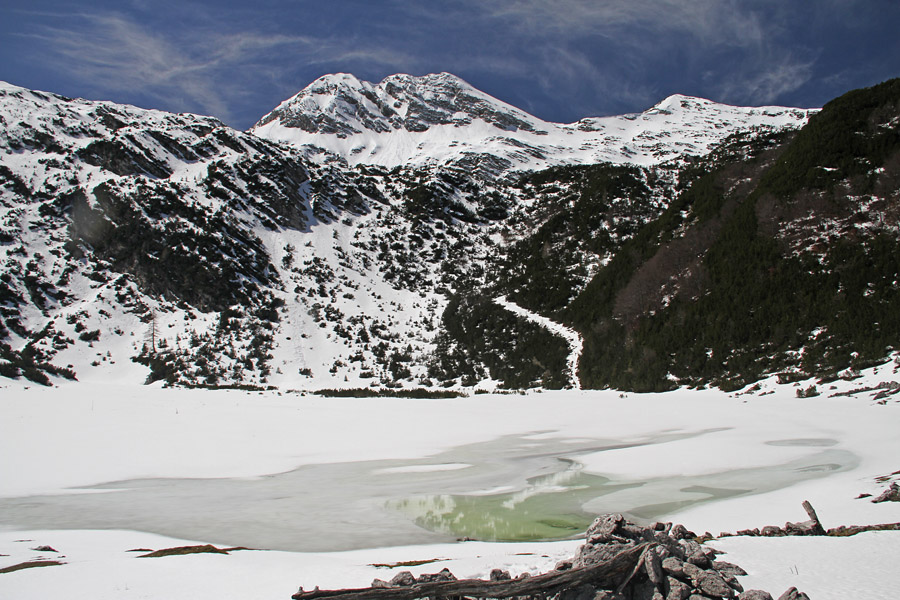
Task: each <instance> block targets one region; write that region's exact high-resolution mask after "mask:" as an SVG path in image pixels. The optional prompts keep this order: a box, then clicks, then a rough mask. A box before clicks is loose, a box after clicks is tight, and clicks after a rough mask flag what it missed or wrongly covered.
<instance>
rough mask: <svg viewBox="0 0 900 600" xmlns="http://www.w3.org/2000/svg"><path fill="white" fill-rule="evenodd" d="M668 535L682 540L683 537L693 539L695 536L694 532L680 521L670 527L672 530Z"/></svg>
mask: <svg viewBox="0 0 900 600" xmlns="http://www.w3.org/2000/svg"><path fill="white" fill-rule="evenodd" d="M669 535H671V536H672V537H673V538H675V539H676V540H684V539H688V538H691V539H693V538H695V537H697V534H696V533H694V532H693V531H689V530H688V529H687V528H686V527H685V526H684V525H682V524H681V523H679V524H678V525H675V526H674V527H672V531H671V533H670V534H669Z"/></svg>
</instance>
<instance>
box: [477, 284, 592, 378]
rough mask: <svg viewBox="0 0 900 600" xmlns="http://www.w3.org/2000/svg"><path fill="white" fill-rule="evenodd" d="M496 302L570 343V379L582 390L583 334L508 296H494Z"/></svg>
mask: <svg viewBox="0 0 900 600" xmlns="http://www.w3.org/2000/svg"><path fill="white" fill-rule="evenodd" d="M494 303H495V304H498V305H499V306H502V307H503V308H505V309H506V310H508V311H510V312H511V313H514V314H517V315H519V316H520V317H524V318H526V319H528V320H529V321H531V322H533V323H537V324H538V325H540V326H542V327H545V328H547V329H549V330H550V331H552V332H553V333H555V334H556V335H558V336H560V337H562V338H564V339H565V340H566V342H567V343H568V344H569V359H568V361H567V362H568V366H569V379H571V380H572V387H573V388H574V389H576V390H580V389H581V380H580V379H578V361H579V360H581V350H582V347H583V345H584V342H583V340H582V339H581V334H579V333H578V332H577V331H575V330H574V329H570V328H568V327H566V326H565V325H563V324H562V323H557V322H556V321H553V320H552V319H548V318H547V317H542V316H541V315H539V314H537V313H533V312H531V311H530V310H528V309H526V308H522V307H521V306H519V305H518V304H514V303H513V302H510V301H509V300H507V299H506V296H500V297H498V298H494Z"/></svg>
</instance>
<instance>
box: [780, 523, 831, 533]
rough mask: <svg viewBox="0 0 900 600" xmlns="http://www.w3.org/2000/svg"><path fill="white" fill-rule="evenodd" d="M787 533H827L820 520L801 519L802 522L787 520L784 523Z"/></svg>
mask: <svg viewBox="0 0 900 600" xmlns="http://www.w3.org/2000/svg"><path fill="white" fill-rule="evenodd" d="M784 532H785V534H786V535H825V530H824V529H822V526H821V525H820V524H819V522H818V521H813V520H812V519H810V520H809V521H801V522H800V523H791V522H787V523H785V524H784Z"/></svg>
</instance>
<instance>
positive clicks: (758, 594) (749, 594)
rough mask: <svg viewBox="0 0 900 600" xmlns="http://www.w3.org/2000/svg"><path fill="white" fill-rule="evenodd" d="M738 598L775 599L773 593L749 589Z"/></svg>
mask: <svg viewBox="0 0 900 600" xmlns="http://www.w3.org/2000/svg"><path fill="white" fill-rule="evenodd" d="M738 600H773V599H772V594H770V593H769V592H764V591H762V590H747V591H746V592H742V593H741V595H740V596H738Z"/></svg>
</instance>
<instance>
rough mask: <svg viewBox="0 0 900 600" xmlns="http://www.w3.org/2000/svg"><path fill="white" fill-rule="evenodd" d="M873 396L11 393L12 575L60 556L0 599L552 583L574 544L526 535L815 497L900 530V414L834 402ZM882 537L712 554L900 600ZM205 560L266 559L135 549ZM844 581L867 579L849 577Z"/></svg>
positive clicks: (762, 517)
mask: <svg viewBox="0 0 900 600" xmlns="http://www.w3.org/2000/svg"><path fill="white" fill-rule="evenodd" d="M896 368H897V367H894V366H891V367H890V368H885V369H882V370H881V372H880V373H875V372H874V371H872V372H869V373H867V374H866V378H867V379H866V381H865V385H869V386H872V385H875V384H877V382H878V381H880V380H883V379H897V378H900V374H898V373H897V372H895V370H896ZM802 385H805V386H808V385H809V383H804V384H802ZM862 385H864V384H863V382H861V381H858V380H857V381H852V382H842V381H838V382H835V384H834V386H835V388H834V389H832V388H831V387H830V386H829V388H827V389H824V388H823V390H822V391H823V394H822V395H821V396H819V397H816V398H797V397H796V394H795V391H796V390H795V388H794V386H790V385H784V386H781V385H777V384H776V383H774V382H771V381H769V382H764V383H763V385H762V386H761V387H760V389H759V390H758V391H757V393H755V394H745V395H737V394H733V395H732V394H726V393H723V392H720V391H716V390H706V391H697V390H679V391H676V392H671V393H667V394H648V395H626V394H619V393H618V392H606V391H581V392H579V391H567V392H548V393H543V394H526V395H524V396H522V395H478V396H472V397H470V398H458V399H448V400H410V399H392V398H379V399H360V398H342V399H338V398H321V397H316V396H313V395H308V396H302V395H297V394H288V393H279V392H277V391H275V392H266V393H245V392H238V391H199V390H178V389H176V390H167V389H159V388H154V387H146V386H127V385H113V384H110V385H101V384H71V385H68V384H67V385H64V386H61V387H60V388H54V389H47V388H37V387H33V386H25V385H22V384H16V383H0V555H6V556H0V568H2V567H6V566H9V565H14V564H17V563H21V562H24V561H30V560H35V559H39V558H44V559H48V558H57V557H61V556H65V558H63V559H62V562H64V563H65V564H63V565H61V566H57V567H53V568H51V569H27V570H24V571H18V572H16V573H11V574H5V575H2V576H0V596H2V597H4V598H6V597H9V598H17V599H23V600H32V599H33V600H38V599H39V598H47V597H55V596H58V595H62V594H65V595H66V596H67V597H73V598H74V599H75V600H79V599H80V598H84V599H85V600H87V599H88V598H90V600H113V599H118V598H121V597H123V596H124V595H128V594H132V595H140V596H142V597H148V598H175V597H185V598H187V597H190V598H192V600H213V599H215V600H223V599H225V600H231V599H234V600H238V599H243V598H247V597H288V596H289V595H290V594H291V593H292V592H293V591H295V590H296V589H297V586H298V585H304V586H306V587H312V586H315V585H321V586H323V587H359V586H365V585H367V584H368V583H369V582H371V581H372V579H373V578H374V577H378V578H382V579H390V577H391V576H392V575H393V570H392V569H390V568H385V567H383V566H378V565H376V564H374V563H379V564H380V563H386V562H390V561H410V560H422V559H424V560H425V562H426V564H423V565H421V566H419V567H413V568H412V569H413V570H414V571H415V572H417V573H418V572H433V571H435V570H439V569H440V568H441V567H443V566H447V567H449V568H450V569H451V570H452V571H453V572H454V573H455V574H456V575H457V576H460V577H486V576H487V575H488V573H489V572H490V570H491V569H492V568H494V567H502V568H506V569H509V570H510V571H512V572H514V573H523V572H529V573H532V574H534V573H539V572H542V571H546V570H548V569H551V568H552V567H553V565H554V564H556V562H557V561H558V560H561V559H562V558H565V557H568V556H571V555H572V554H573V553H574V551H575V548H576V547H577V545H578V541H577V540H573V539H569V540H568V541H562V542H524V541H518V540H530V539H554V538H572V537H574V536H577V535H578V534H580V533H582V532H583V530H584V529H585V527H586V526H587V524H588V523H589V522H590V520H591V519H592V518H593V516H594V515H595V514H598V513H603V512H623V513H626V514H628V515H629V516H631V517H632V518H634V519H637V520H657V519H661V520H667V521H669V520H671V521H676V522H680V523H683V524H684V525H685V526H687V527H688V528H689V529H692V530H694V531H696V532H698V533H702V532H705V531H711V532H713V533H718V532H720V531H732V532H733V531H736V530H737V529H744V528H753V527H762V526H764V525H769V524H774V525H781V524H783V523H784V522H785V521H787V520H791V521H799V520H803V519H805V518H806V515H805V513H804V512H803V511H802V509H801V508H800V503H801V502H802V501H803V500H809V501H810V502H812V504H813V505H814V506H815V507H816V509H817V511H818V514H819V517H820V518H821V520H822V522H823V524H824V525H825V526H826V527H833V526H837V525H842V524H868V523H887V522H897V521H900V504H898V503H883V504H872V503H871V502H868V501H867V500H865V499H858V496H859V494H860V493H878V492H879V491H880V490H881V489H883V488H884V486H885V484H884V483H883V481H881V482H880V481H879V480H878V479H879V478H880V477H883V476H886V475H890V474H891V473H893V472H894V471H897V469H898V468H900V465H898V464H897V457H898V456H900V436H898V435H897V431H898V426H900V403H898V402H890V403H888V404H887V405H879V404H877V403H876V402H874V401H873V400H872V399H871V398H869V397H867V396H865V395H862V396H854V397H845V396H841V397H837V396H836V397H828V393H836V392H843V391H847V390H850V389H854V388H859V387H862ZM885 533H887V534H891V535H881V536H879V535H875V534H872V535H868V536H865V537H862V536H858V537H857V538H847V539H836V538H834V539H833V538H823V539H812V538H810V539H807V540H797V539H794V538H724V539H722V540H719V541H717V542H715V543H716V546H717V547H719V548H721V549H724V550H726V551H728V552H732V551H733V552H734V553H735V555H734V556H733V557H732V556H730V555H729V556H726V558H725V559H726V560H733V561H734V562H737V563H738V564H741V565H742V566H744V567H745V568H746V569H747V570H748V571H750V572H751V575H750V576H749V577H748V578H747V579H748V582H747V584H749V585H753V586H756V587H762V588H763V589H769V590H770V591H772V592H774V593H775V594H776V596H777V595H778V594H780V593H781V592H782V591H783V590H784V589H785V588H786V587H787V586H788V585H796V586H798V587H799V588H800V589H802V590H803V591H806V592H807V593H809V594H810V595H811V596H812V597H815V598H820V597H821V598H822V599H823V600H838V599H839V598H846V597H854V595H855V594H856V593H857V591H859V590H860V589H861V588H860V581H866V582H870V583H871V585H870V586H869V588H866V589H867V590H868V591H867V592H866V594H867V596H866V597H872V598H885V599H886V598H888V597H891V596H886V595H883V594H882V595H879V591H880V590H885V589H886V590H889V589H890V588H889V587H887V586H888V582H887V581H886V580H885V576H884V573H886V572H889V571H890V568H889V566H888V567H885V566H884V565H891V564H895V563H896V560H897V558H898V556H897V548H898V545H897V544H896V539H895V538H896V535H893V534H894V533H895V532H885ZM460 538H476V539H484V540H495V539H496V540H513V542H511V543H487V542H468V543H456V540H457V539H460ZM196 543H215V544H218V545H220V546H247V547H251V548H262V549H271V550H272V551H270V552H234V553H232V554H230V555H191V556H184V557H170V558H166V559H159V560H156V559H154V560H138V559H136V558H135V554H134V553H131V552H128V550H130V549H132V548H165V547H171V546H177V545H187V544H196ZM43 544H47V545H50V546H53V547H54V548H57V549H58V550H59V551H60V552H59V554H54V553H49V554H41V553H39V552H38V551H36V550H32V548H37V547H38V546H40V545H43ZM277 550H287V551H286V552H279V551H277ZM325 550H328V551H329V552H323V551H325ZM332 550H343V551H340V552H330V551H332ZM798 552H799V554H798ZM436 559H439V560H440V563H439V565H440V566H438V565H435V564H431V563H430V561H431V560H436ZM846 565H853V566H852V571H851V572H853V573H859V574H860V575H859V577H854V580H853V581H845V580H841V579H840V578H836V576H835V574H836V573H838V572H841V571H842V570H846V569H847V568H850V567H847V566H846ZM885 569H887V570H885ZM866 594H864V595H866Z"/></svg>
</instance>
